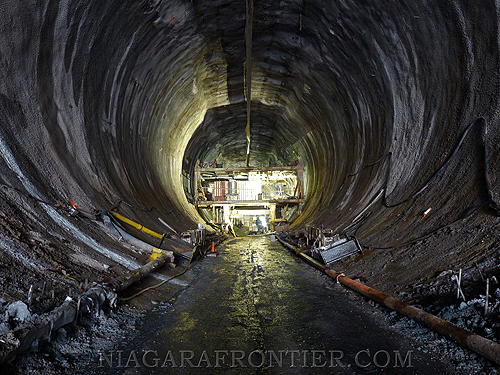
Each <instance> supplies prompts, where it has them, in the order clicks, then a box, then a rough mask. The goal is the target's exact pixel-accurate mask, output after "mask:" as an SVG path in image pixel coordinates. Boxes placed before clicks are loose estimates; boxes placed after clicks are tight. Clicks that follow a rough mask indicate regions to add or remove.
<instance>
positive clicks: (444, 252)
mask: <svg viewBox="0 0 500 375" xmlns="http://www.w3.org/2000/svg"><path fill="white" fill-rule="evenodd" d="M53 208H54V209H55V210H57V212H58V213H59V214H60V215H62V216H63V217H64V218H65V219H66V220H68V221H69V222H70V223H72V225H74V226H75V227H76V228H83V229H84V230H85V232H86V233H89V234H90V235H92V236H93V237H94V238H96V239H97V240H98V242H99V243H100V244H102V245H103V246H105V247H107V248H110V249H113V250H115V251H117V252H118V251H120V252H122V253H125V254H128V255H130V256H132V257H134V258H136V259H137V260H138V262H140V263H142V264H144V263H145V261H146V259H147V257H148V254H144V253H142V252H141V251H138V250H137V249H133V248H130V247H129V246H126V245H124V244H123V243H121V242H120V241H119V239H117V238H113V236H111V235H109V234H107V232H106V228H105V226H104V225H103V224H102V223H101V222H100V221H99V220H98V219H96V220H91V219H88V218H86V217H82V216H79V215H74V212H73V211H72V210H71V207H70V206H69V205H68V206H64V207H61V206H55V207H53ZM43 216H47V214H46V212H44V211H43V210H41V209H40V208H39V202H37V201H36V200H34V199H33V198H31V197H28V196H25V195H23V194H22V193H19V192H18V191H16V190H15V189H11V188H5V187H4V188H2V189H0V242H1V245H2V246H1V250H2V262H1V264H0V290H1V295H0V298H1V299H0V303H1V306H2V311H1V312H2V313H3V312H4V311H5V308H6V307H7V306H8V305H9V304H10V303H12V302H14V301H23V302H25V303H28V299H29V297H30V293H29V291H30V288H31V289H32V292H31V304H30V311H31V313H32V314H43V313H45V312H47V311H50V310H52V309H53V308H54V307H56V306H59V305H60V304H61V303H62V302H63V300H64V299H65V298H66V297H67V296H77V295H78V294H79V293H81V292H82V291H83V290H85V288H87V287H89V286H91V285H92V284H93V283H105V282H107V281H110V280H111V279H113V278H115V277H117V276H119V275H121V274H123V273H125V272H127V271H128V270H127V268H126V267H123V266H122V265H120V264H119V263H118V262H116V261H113V260H110V259H107V258H106V257H104V256H103V255H102V254H99V253H97V252H96V251H94V250H92V249H89V248H88V246H86V244H85V243H83V242H84V241H82V242H80V243H78V242H69V241H68V240H67V239H66V238H67V233H64V231H63V230H62V228H61V227H60V226H58V225H55V224H54V223H51V221H50V218H49V217H47V218H46V224H47V225H46V226H44V227H42V226H41V225H40V224H39V223H40V222H43V220H40V217H43ZM499 229H500V219H497V220H495V221H493V222H491V217H490V218H488V224H486V220H485V216H484V214H483V213H482V212H480V211H478V212H476V213H475V214H473V215H471V216H469V217H468V218H466V219H465V220H462V221H457V222H455V223H453V224H452V225H449V226H447V227H444V228H442V229H441V230H440V231H437V232H436V233H434V234H433V235H432V236H429V237H427V238H425V239H422V240H420V241H417V242H415V243H411V244H407V245H405V246H401V247H397V248H387V249H381V248H374V247H371V246H365V247H364V252H363V254H362V255H359V256H357V257H355V258H351V259H348V260H346V261H344V262H340V263H338V264H336V265H335V266H334V268H335V270H336V271H339V272H344V273H345V274H346V275H347V276H349V277H351V278H355V279H359V280H360V281H362V282H364V283H365V284H366V285H369V286H372V287H374V288H376V289H379V290H381V291H383V292H385V293H388V294H390V295H393V296H395V297H397V298H399V299H401V300H404V301H406V302H409V303H412V304H415V305H416V306H418V307H422V308H423V309H424V310H426V311H429V312H431V313H434V314H436V315H438V316H441V317H442V318H444V319H447V320H449V321H451V322H452V323H455V324H457V325H459V326H462V327H464V328H467V329H469V330H472V331H473V332H476V333H478V334H480V335H483V336H485V337H487V338H490V339H492V340H494V341H498V340H499V339H500V285H499V283H498V281H500V267H499V263H500V259H499V257H500V246H499V245H498V243H497V241H496V233H498V230H499ZM292 238H293V236H292ZM294 239H295V240H296V243H297V244H299V239H297V238H294ZM284 254H286V256H290V255H289V254H287V253H286V252H285V253H284ZM437 254H439V255H437ZM429 259H432V262H429ZM181 263H182V262H181ZM179 265H180V266H181V267H177V268H176V269H174V270H168V271H165V272H166V273H165V275H173V274H175V273H178V272H180V271H181V269H182V268H183V267H184V266H186V264H185V263H182V264H179ZM460 269H462V284H461V286H462V290H463V294H464V298H465V301H464V298H457V282H456V280H455V278H456V277H457V276H458V272H459V270H460ZM486 279H489V280H490V293H489V295H490V298H489V309H488V311H487V313H486V314H485V313H484V306H485V297H484V296H485V292H486ZM157 281H158V280H155V279H153V278H150V279H149V280H146V281H143V282H141V283H139V284H138V285H137V286H136V287H135V288H136V290H140V289H141V288H143V287H146V286H151V285H154V284H155V283H156V282H157ZM174 284H175V283H174ZM175 285H176V286H175V288H174V289H173V290H170V293H173V294H172V297H174V296H175V294H176V293H179V292H180V291H181V290H182V289H183V288H185V287H186V285H184V284H183V283H182V282H178V283H177V284H175ZM154 293H161V290H160V291H154V292H152V294H148V295H147V296H146V297H145V298H144V299H138V300H134V301H131V302H130V303H128V304H126V305H122V306H120V307H118V308H117V309H115V310H107V311H103V312H102V313H101V314H99V315H98V316H95V317H93V318H91V319H90V320H89V321H88V322H82V323H81V324H80V325H78V326H74V327H65V329H61V330H59V331H57V332H55V333H54V340H53V341H52V342H50V343H38V344H37V345H35V346H34V347H33V348H32V349H31V350H30V351H29V352H28V353H24V354H23V355H21V356H19V357H18V358H17V359H15V360H14V362H12V363H10V364H8V365H5V366H4V368H7V369H8V370H9V371H10V372H12V373H16V372H17V373H23V374H24V373H47V374H49V373H50V374H52V373H70V372H71V373H72V372H74V370H75V369H76V368H77V367H78V366H79V364H80V363H81V361H82V360H85V358H87V357H88V358H89V360H90V358H91V357H92V356H95V353H96V351H97V350H100V349H108V348H112V347H113V346H114V345H116V342H117V341H120V339H121V338H123V337H125V336H126V335H127V333H128V332H129V331H130V330H133V329H134V327H135V324H136V321H137V319H140V317H141V316H143V314H144V312H145V311H146V310H147V309H149V308H151V306H152V303H154V300H155V294H154ZM157 295H158V294H157ZM163 297H164V296H163ZM359 298H362V297H359ZM152 301H153V302H152ZM366 303H368V302H366ZM378 309H380V311H381V312H382V313H383V315H384V316H385V317H386V318H387V319H388V322H389V323H390V324H392V325H393V326H394V327H396V328H397V329H400V330H402V331H405V332H407V333H408V334H410V335H413V336H414V337H415V339H417V340H420V341H421V343H422V348H423V350H429V351H435V352H436V353H439V355H445V356H447V357H448V358H450V360H451V361H452V362H454V363H455V364H456V366H457V368H462V369H465V370H466V371H472V372H471V373H488V374H496V373H497V370H496V368H495V366H492V365H491V364H490V363H488V362H487V361H485V360H483V359H481V358H478V357H477V355H475V354H473V353H471V352H469V351H467V350H463V349H460V348H459V347H457V346H456V345H454V344H452V343H449V342H447V341H446V340H444V339H443V338H441V337H439V336H438V335H436V334H434V333H432V332H430V331H428V330H426V329H423V328H421V327H420V326H418V325H416V324H415V323H413V322H412V321H410V320H408V319H406V318H402V317H399V316H397V315H396V314H394V313H391V312H389V311H386V310H385V309H384V308H381V307H380V308H378ZM16 324H17V323H16V322H15V321H12V320H11V321H10V327H11V328H14V327H15V326H16ZM0 327H1V326H0ZM6 327H7V326H5V325H3V329H4V330H5V329H7V328H6ZM76 347H78V348H79V349H81V350H80V353H81V356H79V357H78V358H75V357H74V354H73V353H74V352H75V351H74V349H75V348H76Z"/></svg>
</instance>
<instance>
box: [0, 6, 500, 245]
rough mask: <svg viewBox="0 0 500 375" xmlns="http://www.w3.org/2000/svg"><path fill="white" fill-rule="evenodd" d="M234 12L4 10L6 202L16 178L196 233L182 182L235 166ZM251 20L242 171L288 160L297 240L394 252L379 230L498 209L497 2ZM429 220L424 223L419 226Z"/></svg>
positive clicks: (61, 196)
mask: <svg viewBox="0 0 500 375" xmlns="http://www.w3.org/2000/svg"><path fill="white" fill-rule="evenodd" d="M245 9H246V4H245V1H243V0H238V1H232V0H231V1H230V0H226V1H216V2H214V1H196V0H194V1H187V0H182V1H181V0H169V1H127V0H125V1H124V0H120V1H106V2H102V1H86V2H79V1H58V0H47V1H44V2H37V4H36V6H35V4H34V3H33V4H31V3H25V4H24V3H23V4H17V3H16V4H14V3H8V4H3V5H2V13H3V14H7V15H9V17H4V18H3V19H2V20H0V25H1V28H2V33H3V35H4V36H5V37H3V38H1V40H0V42H1V45H0V58H1V60H0V61H1V69H0V72H1V74H2V79H1V80H0V122H1V124H2V126H1V129H0V133H1V137H2V139H3V141H2V145H1V146H2V149H3V151H2V152H3V156H4V163H3V164H2V166H1V171H2V175H3V176H4V179H5V180H6V181H10V182H11V183H12V184H18V185H19V182H17V183H16V182H14V180H15V178H14V177H16V176H14V175H13V174H12V172H14V174H16V175H17V177H22V178H21V183H22V185H24V187H25V188H26V186H27V184H33V185H34V186H35V187H36V189H37V191H39V192H40V194H43V195H44V196H45V197H50V199H52V200H55V201H67V200H68V199H73V200H75V201H76V200H78V201H79V203H80V205H81V206H83V207H85V206H87V207H97V208H111V207H112V206H114V205H116V204H117V202H119V201H125V202H127V203H129V204H131V205H133V206H134V207H140V208H143V211H148V210H150V209H152V208H154V210H156V211H157V212H156V214H158V213H160V214H161V215H163V217H164V219H165V220H166V221H167V222H168V223H169V224H171V225H172V226H173V227H175V228H176V229H178V230H185V229H187V228H190V227H193V225H195V224H196V222H197V221H198V220H199V217H198V216H197V214H196V212H195V210H194V208H193V207H192V206H191V205H189V204H188V202H187V200H186V197H185V196H184V192H183V188H182V179H181V173H182V170H183V164H184V167H185V168H187V169H190V168H192V167H193V161H195V160H197V159H198V158H202V159H203V158H211V157H214V156H215V157H216V156H217V155H218V154H223V155H225V157H226V158H228V159H229V158H233V159H234V160H235V161H238V160H241V158H242V157H244V155H243V153H244V152H245V146H246V145H245V138H244V137H245V133H244V128H245V116H246V114H245V95H244V63H245ZM253 20H254V23H253V43H252V50H253V52H252V54H253V58H252V61H251V66H252V101H253V102H252V125H251V132H252V143H251V145H252V146H251V159H250V160H251V163H252V164H254V165H258V164H264V163H266V162H268V161H269V159H270V158H273V159H274V161H276V162H278V163H281V164H286V163H289V162H291V161H293V159H294V158H296V156H300V157H301V159H302V160H303V162H304V165H305V170H306V190H307V197H306V198H307V200H306V203H305V205H304V212H303V214H302V215H301V216H300V217H299V218H298V220H297V222H296V223H295V224H296V226H297V227H300V226H301V225H303V224H307V223H316V224H319V223H321V224H323V225H325V226H326V227H333V228H336V229H338V230H346V229H352V228H354V227H356V229H358V230H359V233H358V234H359V235H360V236H364V237H365V238H370V239H372V240H376V241H379V242H382V241H389V242H390V241H391V240H392V239H393V238H392V235H391V236H389V234H385V233H386V232H387V228H389V227H392V228H396V230H397V232H398V237H403V236H407V235H410V234H411V235H414V236H416V235H418V234H421V233H425V232H426V231H429V230H430V229H432V228H433V227H434V226H436V225H437V224H438V223H442V222H447V221H453V220H456V219H457V218H459V217H461V216H462V215H464V214H465V213H467V212H469V211H470V210H471V209H474V208H475V207H477V206H480V205H482V204H485V203H490V204H491V203H493V206H496V204H495V202H498V201H499V195H498V194H499V188H498V184H497V182H498V181H499V179H500V175H499V173H498V167H496V166H497V165H499V158H500V151H499V149H498V147H497V144H498V143H499V142H498V141H499V136H500V132H499V129H500V128H499V127H498V116H499V113H500V112H499V110H498V108H499V106H498V100H499V97H498V88H499V74H498V72H499V61H498V58H499V45H498V9H497V8H496V6H495V2H493V1H482V2H480V3H475V2H474V3H472V2H469V1H465V0H464V1H433V2H399V1H385V2H383V3H374V2H368V1H363V0H352V1H338V2H331V1H305V0H290V1H279V2H278V1H273V2H263V1H258V0H256V1H255V4H254V16H253ZM471 124H472V125H471ZM486 130H487V132H486ZM6 150H7V151H6ZM9 155H14V158H15V163H14V164H15V165H16V166H18V167H19V169H17V167H13V164H12V163H13V162H12V161H9V160H10V159H9V157H8V156H9ZM430 205H432V206H433V207H436V208H437V212H438V215H436V216H434V218H433V219H431V220H429V221H427V222H426V223H425V224H424V225H420V224H419V222H418V220H417V219H416V218H417V216H418V214H419V213H420V212H422V211H423V210H425V209H426V208H427V207H428V206H430ZM135 214H136V215H137V216H140V219H141V221H142V222H144V223H145V224H149V225H150V226H152V227H153V228H154V227H155V225H158V222H157V221H155V217H150V216H151V215H148V212H142V213H141V211H136V212H135ZM156 216H158V215H156ZM358 223H362V227H360V226H359V225H358V226H356V225H357V224H358ZM387 233H388V232H387ZM384 236H385V237H384Z"/></svg>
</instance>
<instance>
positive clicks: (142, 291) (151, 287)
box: [120, 247, 196, 302]
mask: <svg viewBox="0 0 500 375" xmlns="http://www.w3.org/2000/svg"><path fill="white" fill-rule="evenodd" d="M195 251H196V247H195V248H194V249H193V252H192V253H191V257H190V258H189V262H188V264H187V266H186V268H184V270H183V271H182V272H181V273H178V274H177V275H174V276H172V277H169V278H168V279H167V280H164V281H162V282H161V283H159V284H156V285H153V286H150V287H147V288H145V289H143V290H141V291H139V292H137V293H135V294H133V295H131V296H129V297H124V298H120V300H121V301H123V302H125V301H129V300H131V299H133V298H135V297H138V296H140V295H141V294H142V293H145V292H147V291H148V290H151V289H154V288H158V287H160V286H162V285H163V284H165V283H166V282H168V281H170V280H172V279H175V278H176V277H179V276H181V275H183V274H184V273H185V272H186V271H187V270H188V268H189V265H190V264H191V261H192V260H193V255H194V252H195Z"/></svg>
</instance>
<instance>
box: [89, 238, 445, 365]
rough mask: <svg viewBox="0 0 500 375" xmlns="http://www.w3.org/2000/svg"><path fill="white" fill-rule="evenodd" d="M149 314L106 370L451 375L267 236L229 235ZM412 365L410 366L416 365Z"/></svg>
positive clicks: (108, 358) (108, 355)
mask: <svg viewBox="0 0 500 375" xmlns="http://www.w3.org/2000/svg"><path fill="white" fill-rule="evenodd" d="M218 253H219V254H218V256H217V257H207V258H205V259H203V260H201V261H199V262H196V263H195V264H194V265H193V266H192V269H191V270H189V271H188V273H190V275H189V276H186V277H188V278H189V280H190V286H189V287H187V288H185V289H184V290H183V291H182V293H180V294H179V295H178V296H177V297H176V299H175V301H171V302H172V303H166V304H163V305H160V306H159V307H158V308H156V309H154V310H153V311H152V312H150V313H149V314H148V315H147V317H146V318H145V319H144V320H143V324H142V326H141V327H139V332H140V334H138V335H137V336H136V337H134V338H133V340H132V342H128V343H123V346H122V347H120V348H118V349H117V350H118V351H115V352H113V351H108V352H105V353H104V355H103V356H102V355H101V358H100V363H98V368H99V370H100V371H101V373H107V374H115V373H117V374H118V373H119V374H138V373H139V374H166V373H168V374H355V373H360V374H367V373H388V374H389V373H390V374H438V373H439V374H445V373H452V371H450V370H449V369H448V368H447V367H446V365H445V364H443V363H440V362H439V361H436V360H432V359H431V358H429V357H428V356H427V355H426V354H424V353H422V352H421V351H419V350H417V349H416V347H415V344H414V343H413V342H412V341H411V339H408V338H405V337H403V336H402V335H401V334H399V333H397V332H395V331H394V330H392V329H390V328H388V327H386V326H384V323H380V322H377V320H376V319H375V315H379V314H375V315H374V310H375V309H374V308H373V307H372V306H370V305H369V304H368V303H366V301H364V300H363V299H362V298H361V297H358V296H356V295H354V294H352V293H350V292H346V291H345V289H343V287H342V286H340V285H337V284H335V281H334V280H332V279H330V278H328V277H326V276H324V275H323V274H321V273H320V272H319V271H317V270H315V269H313V268H311V267H310V266H308V265H306V264H304V263H303V262H302V261H300V260H298V259H297V258H295V257H293V256H292V255H290V254H289V253H288V252H287V251H286V250H285V249H283V247H281V245H280V244H279V243H277V242H271V241H270V240H269V239H268V238H267V237H252V238H250V237H246V238H237V239H233V240H230V241H227V242H226V243H224V244H223V245H221V246H220V247H219V249H218ZM410 366H411V367H410Z"/></svg>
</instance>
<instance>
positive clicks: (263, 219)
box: [260, 216, 267, 228]
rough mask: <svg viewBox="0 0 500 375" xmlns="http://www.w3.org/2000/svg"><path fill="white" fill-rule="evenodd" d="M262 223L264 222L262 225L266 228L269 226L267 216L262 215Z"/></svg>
mask: <svg viewBox="0 0 500 375" xmlns="http://www.w3.org/2000/svg"><path fill="white" fill-rule="evenodd" d="M260 223H261V224H262V226H263V227H264V228H267V223H266V217H265V216H261V217H260Z"/></svg>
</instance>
